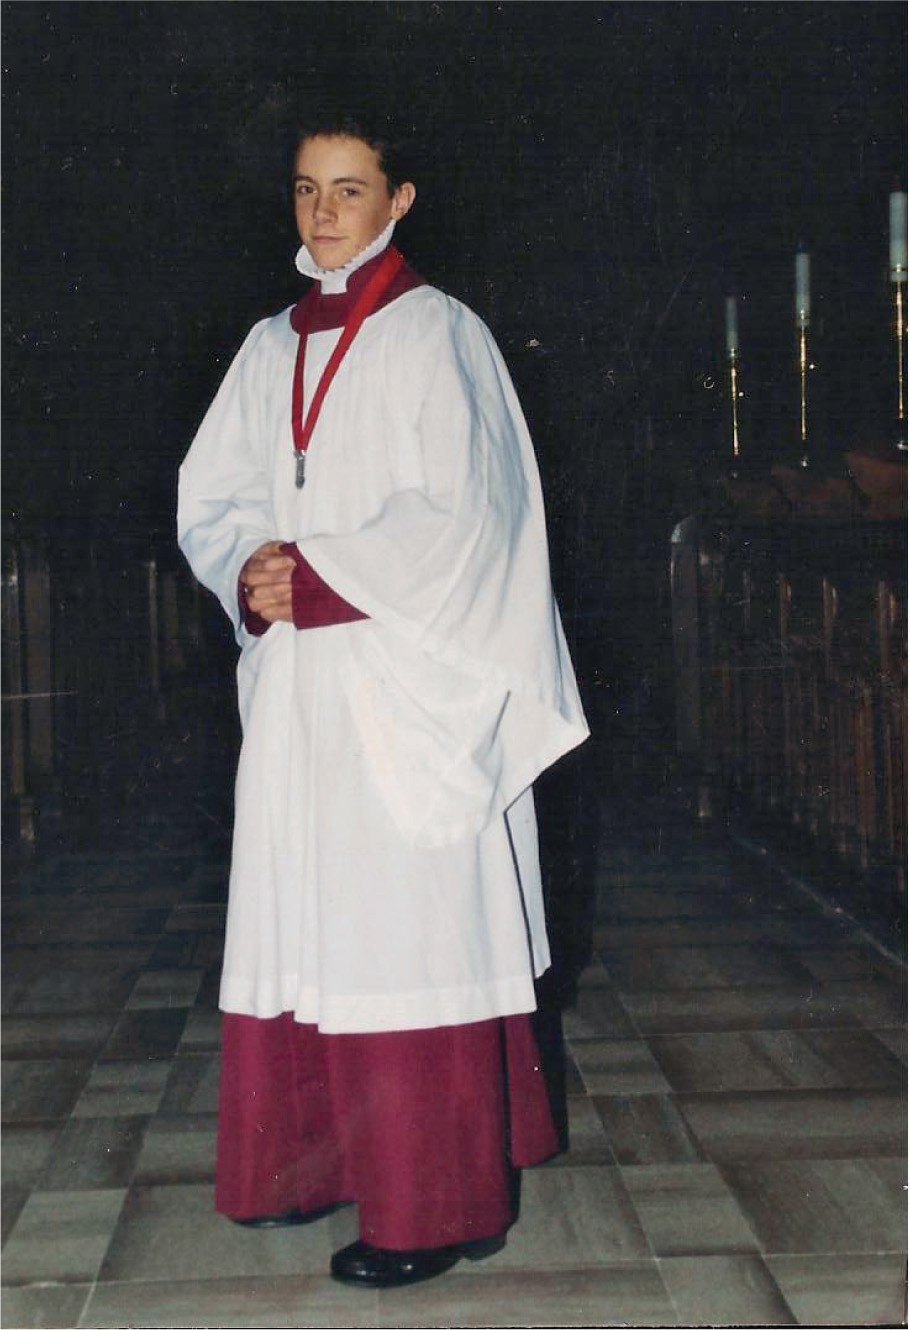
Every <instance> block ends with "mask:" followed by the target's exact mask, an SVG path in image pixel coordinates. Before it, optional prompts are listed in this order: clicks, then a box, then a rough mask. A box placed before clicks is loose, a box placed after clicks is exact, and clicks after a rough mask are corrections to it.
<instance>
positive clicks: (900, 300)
mask: <svg viewBox="0 0 910 1330" xmlns="http://www.w3.org/2000/svg"><path fill="white" fill-rule="evenodd" d="M903 274H904V281H901V279H900V277H897V278H893V279H892V280H893V282H894V340H895V341H896V342H897V428H898V441H897V446H898V448H900V449H902V450H903V451H904V452H906V450H907V380H906V377H905V375H904V359H905V357H906V354H907V322H906V317H905V314H904V282H905V281H906V269H903Z"/></svg>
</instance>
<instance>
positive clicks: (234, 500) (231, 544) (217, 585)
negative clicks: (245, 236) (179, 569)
mask: <svg viewBox="0 0 910 1330" xmlns="http://www.w3.org/2000/svg"><path fill="white" fill-rule="evenodd" d="M273 322H274V321H273V320H263V321H262V322H261V323H258V324H256V326H255V327H254V328H253V329H252V330H251V331H250V333H249V335H248V336H247V338H246V340H245V341H244V343H243V345H242V346H241V348H240V350H239V351H238V352H237V355H236V357H235V358H234V361H233V363H232V364H231V366H230V368H229V370H228V372H227V374H226V375H225V377H224V379H223V381H222V384H221V387H220V388H219V390H218V393H217V394H216V396H215V399H214V401H213V402H212V405H211V406H210V407H209V409H208V411H207V413H206V415H205V418H204V419H203V421H202V424H201V426H200V427H199V430H198V432H197V434H196V437H195V439H194V440H193V444H192V447H191V448H190V450H189V452H188V453H187V456H186V458H185V460H184V462H183V465H182V466H181V468H180V476H179V486H178V497H177V539H178V543H179V545H180V548H181V549H182V551H183V553H184V554H185V556H186V558H187V561H188V562H189V564H190V567H191V568H192V570H193V572H194V573H195V575H196V577H197V578H198V579H199V581H200V582H202V584H203V585H204V586H207V587H208V588H209V590H211V591H213V592H214V593H215V595H216V596H217V597H218V599H219V600H220V602H221V604H222V606H223V607H224V610H225V613H226V614H227V615H228V617H229V618H230V620H231V622H232V623H233V625H234V631H235V633H236V635H237V639H238V641H239V642H241V644H242V643H243V641H244V638H245V633H246V630H245V628H244V627H243V625H242V622H241V611H240V606H239V604H238V600H237V578H238V575H239V573H240V569H241V568H242V567H243V565H244V563H245V562H246V560H247V559H248V558H249V556H250V555H251V554H252V553H253V552H254V551H255V550H257V549H258V548H259V547H260V545H263V544H265V542H266V541H269V540H274V539H275V538H276V531H275V519H274V514H273V507H272V497H271V491H270V478H269V455H268V454H269V444H268V421H267V418H266V413H267V411H268V403H269V399H270V395H271V393H270V390H271V389H272V387H273V385H272V384H271V379H272V378H273V377H274V363H273V362H274V358H273V357H271V356H269V355H268V354H265V353H264V347H263V342H264V340H265V339H267V338H268V337H269V335H270V334H271V332H272V325H273Z"/></svg>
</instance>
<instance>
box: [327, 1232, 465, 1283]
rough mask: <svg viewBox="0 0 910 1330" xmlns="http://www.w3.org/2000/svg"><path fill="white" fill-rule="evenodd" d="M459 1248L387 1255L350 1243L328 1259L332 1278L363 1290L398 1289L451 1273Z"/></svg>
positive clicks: (380, 1249)
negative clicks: (330, 1261) (357, 1285)
mask: <svg viewBox="0 0 910 1330" xmlns="http://www.w3.org/2000/svg"><path fill="white" fill-rule="evenodd" d="M462 1255H463V1253H462V1250H461V1248H460V1247H427V1248H426V1249H425V1250H424V1251H390V1250H389V1249H388V1248H386V1247H372V1246H371V1245H370V1243H368V1242H352V1243H351V1245H350V1246H349V1247H343V1248H342V1249H341V1251H337V1252H336V1253H335V1255H334V1256H333V1257H332V1263H331V1267H330V1269H331V1271H332V1278H333V1279H337V1280H339V1281H340V1282H341V1283H342V1284H359V1285H360V1286H361V1287H363V1288H400V1287H401V1286H402V1285H403V1284H417V1283H419V1282H420V1280H422V1279H433V1278H434V1277H435V1276H436V1275H441V1274H444V1273H445V1271H446V1270H451V1268H452V1266H453V1265H455V1263H456V1262H457V1261H459V1260H460V1259H461V1257H462Z"/></svg>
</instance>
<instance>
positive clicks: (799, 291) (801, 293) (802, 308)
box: [796, 249, 809, 328]
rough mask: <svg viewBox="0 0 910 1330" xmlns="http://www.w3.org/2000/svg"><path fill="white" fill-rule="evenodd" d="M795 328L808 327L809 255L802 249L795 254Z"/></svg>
mask: <svg viewBox="0 0 910 1330" xmlns="http://www.w3.org/2000/svg"><path fill="white" fill-rule="evenodd" d="M796 326H797V328H807V327H808V326H809V255H808V254H807V253H806V251H805V250H803V249H800V250H798V251H797V254H796Z"/></svg>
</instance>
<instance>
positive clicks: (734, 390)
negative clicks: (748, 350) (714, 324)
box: [730, 351, 739, 474]
mask: <svg viewBox="0 0 910 1330" xmlns="http://www.w3.org/2000/svg"><path fill="white" fill-rule="evenodd" d="M737 369H738V357H737V354H736V352H735V351H731V352H730V405H731V413H732V424H733V461H734V463H736V462H738V461H739V414H738V399H739V385H738V382H737ZM734 474H735V473H734Z"/></svg>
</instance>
